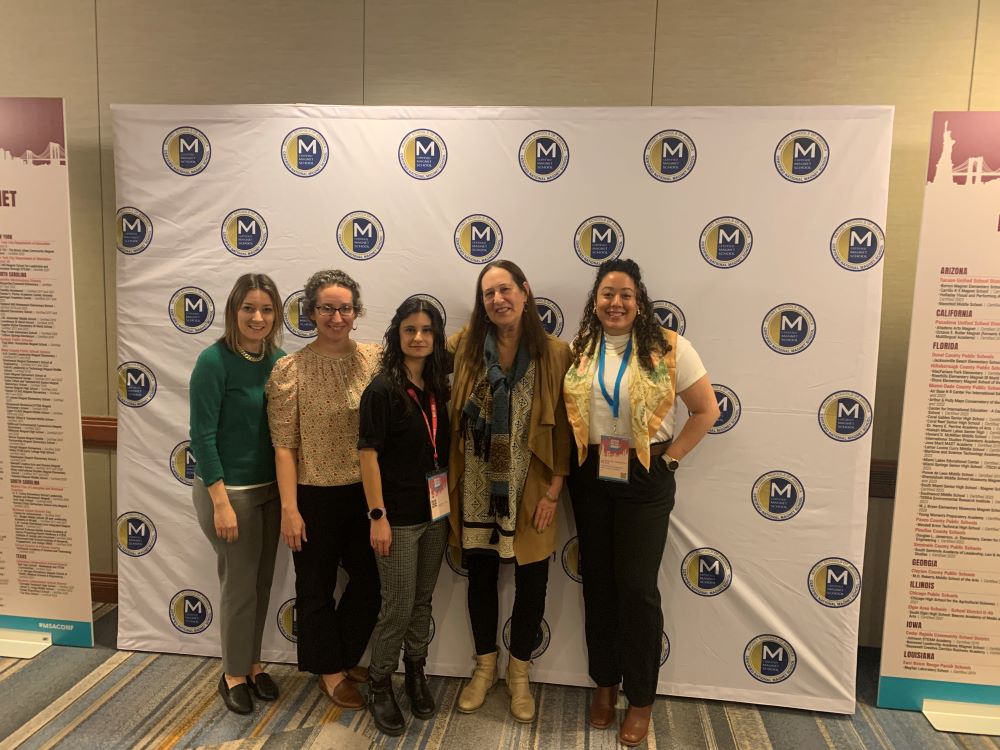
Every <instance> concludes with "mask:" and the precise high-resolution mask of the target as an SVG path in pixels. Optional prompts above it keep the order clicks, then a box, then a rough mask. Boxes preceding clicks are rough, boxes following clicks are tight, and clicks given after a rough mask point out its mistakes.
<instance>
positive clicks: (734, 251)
mask: <svg viewBox="0 0 1000 750" xmlns="http://www.w3.org/2000/svg"><path fill="white" fill-rule="evenodd" d="M698 244H699V247H700V248H701V257H703V258H704V259H705V260H706V261H707V262H708V263H709V265H713V266H715V267H716V268H733V267H734V266H738V265H739V264H740V263H742V262H743V261H745V260H746V259H747V256H748V255H750V249H751V248H752V247H753V233H752V232H751V231H750V227H749V226H747V224H746V222H744V221H742V220H741V219H737V218H736V217H735V216H720V217H719V218H718V219H713V220H712V221H710V222H709V223H708V226H706V227H705V228H704V229H702V230H701V240H700V241H699V243H698Z"/></svg>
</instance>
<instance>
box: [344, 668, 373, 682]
mask: <svg viewBox="0 0 1000 750" xmlns="http://www.w3.org/2000/svg"><path fill="white" fill-rule="evenodd" d="M344 674H346V675H347V679H349V680H350V681H351V682H357V683H358V684H359V685H364V684H365V683H367V682H368V667H362V666H360V665H358V666H356V667H351V668H350V669H346V670H344Z"/></svg>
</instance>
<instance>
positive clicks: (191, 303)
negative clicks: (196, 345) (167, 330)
mask: <svg viewBox="0 0 1000 750" xmlns="http://www.w3.org/2000/svg"><path fill="white" fill-rule="evenodd" d="M167 312H168V314H169V315H170V322H171V323H173V324H174V328H176V329H177V330H178V331H183V332H184V333H201V332H202V331H205V330H207V329H208V328H210V327H211V325H212V321H214V320H215V303H214V302H212V298H211V297H209V296H208V292H206V291H205V290H204V289H199V288H198V287H196V286H186V287H183V288H181V289H178V290H177V291H176V292H174V296H173V297H171V298H170V304H169V305H168V306H167Z"/></svg>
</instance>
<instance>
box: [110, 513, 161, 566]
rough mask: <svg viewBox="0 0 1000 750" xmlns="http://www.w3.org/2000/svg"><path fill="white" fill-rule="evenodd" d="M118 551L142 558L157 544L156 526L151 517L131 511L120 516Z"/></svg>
mask: <svg viewBox="0 0 1000 750" xmlns="http://www.w3.org/2000/svg"><path fill="white" fill-rule="evenodd" d="M117 527H118V528H117V531H118V550H119V551H120V552H124V553H125V554H126V555H128V556H129V557H142V556H143V555H146V554H148V553H149V552H150V550H152V549H153V545H155V544H156V526H154V525H153V522H152V521H151V520H150V518H149V516H147V515H145V514H143V513H138V512H136V511H131V512H129V513H122V514H121V515H120V516H118V523H117Z"/></svg>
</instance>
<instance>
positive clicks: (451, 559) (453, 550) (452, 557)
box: [444, 544, 469, 578]
mask: <svg viewBox="0 0 1000 750" xmlns="http://www.w3.org/2000/svg"><path fill="white" fill-rule="evenodd" d="M444 559H445V562H447V563H448V567H449V568H451V569H452V570H453V571H454V572H455V573H457V574H458V575H460V576H462V577H463V578H468V577H469V570H468V568H466V567H465V566H464V565H462V550H460V549H458V548H457V547H452V546H451V545H450V544H449V545H448V546H447V547H445V550H444Z"/></svg>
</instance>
